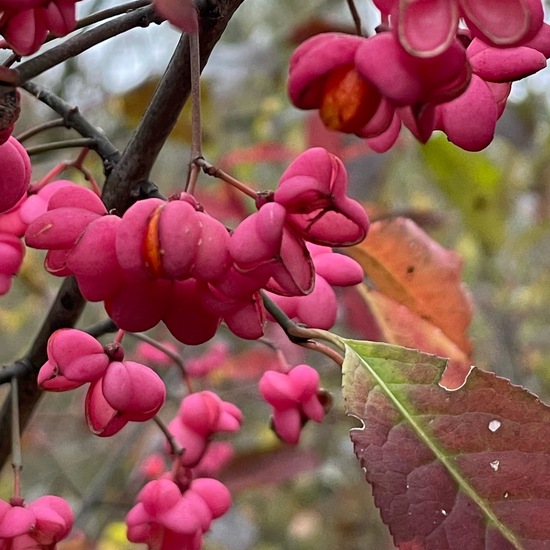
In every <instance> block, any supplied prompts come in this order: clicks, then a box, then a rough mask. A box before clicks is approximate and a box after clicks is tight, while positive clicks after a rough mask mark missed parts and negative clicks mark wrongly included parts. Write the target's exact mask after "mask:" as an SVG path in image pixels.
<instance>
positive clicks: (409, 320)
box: [356, 285, 471, 389]
mask: <svg viewBox="0 0 550 550" xmlns="http://www.w3.org/2000/svg"><path fill="white" fill-rule="evenodd" d="M356 288H357V292H358V293H359V295H360V296H361V297H362V298H363V300H364V301H365V303H366V304H367V305H368V307H369V310H370V312H371V314H372V315H373V316H374V318H375V319H376V323H377V326H378V329H379V331H380V335H381V338H380V339H381V340H382V341H383V342H387V343H388V344H396V345H398V346H404V347H406V348H413V349H418V350H420V351H424V352H426V353H433V354H435V355H439V356H440V357H448V359H449V368H448V369H446V370H445V373H444V374H443V376H442V378H441V381H440V384H441V385H443V386H445V387H446V388H448V389H456V388H458V387H459V386H461V385H462V384H463V382H464V379H465V378H466V376H467V375H468V373H469V372H470V366H471V362H470V360H469V358H468V356H467V355H466V354H465V353H464V352H463V351H462V350H461V349H460V348H459V347H458V346H457V345H456V344H455V343H454V342H451V340H449V338H448V337H447V336H446V335H445V334H444V332H443V331H442V330H441V329H440V328H439V327H436V326H434V325H432V323H430V322H429V321H426V320H425V319H422V318H421V317H420V316H419V315H418V314H416V313H414V312H413V311H411V310H410V309H409V308H407V307H405V306H404V305H402V304H399V303H397V302H396V301H394V300H392V299H391V298H388V297H387V296H385V295H384V294H382V293H380V292H378V291H376V290H373V289H370V288H368V287H367V286H366V285H360V286H358V287H356Z"/></svg>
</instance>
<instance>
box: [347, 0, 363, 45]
mask: <svg viewBox="0 0 550 550" xmlns="http://www.w3.org/2000/svg"><path fill="white" fill-rule="evenodd" d="M346 1H347V3H348V8H349V11H350V12H351V16H352V17H353V23H354V24H355V32H356V33H357V35H358V36H363V31H362V29H361V16H360V15H359V12H358V11H357V6H356V5H355V1H354V0H346Z"/></svg>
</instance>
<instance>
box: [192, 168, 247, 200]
mask: <svg viewBox="0 0 550 550" xmlns="http://www.w3.org/2000/svg"><path fill="white" fill-rule="evenodd" d="M195 164H197V165H198V166H200V167H201V168H202V171H203V172H204V173H205V174H207V175H208V176H212V177H214V178H217V179H219V180H222V181H225V183H228V184H229V185H232V186H233V187H235V188H236V189H238V190H239V191H241V192H243V193H244V194H245V195H248V196H249V197H252V198H253V199H254V200H256V199H257V198H258V193H257V192H256V191H254V189H252V188H251V187H248V185H246V184H244V183H243V182H242V181H239V180H238V179H237V178H234V177H233V176H231V175H230V174H228V173H227V172H224V171H223V170H222V169H221V168H218V167H217V166H214V165H213V164H210V163H209V162H207V161H206V160H204V159H203V158H197V159H195Z"/></svg>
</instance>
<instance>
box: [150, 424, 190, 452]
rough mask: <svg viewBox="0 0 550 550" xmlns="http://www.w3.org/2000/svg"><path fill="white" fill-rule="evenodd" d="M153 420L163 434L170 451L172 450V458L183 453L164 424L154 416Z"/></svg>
mask: <svg viewBox="0 0 550 550" xmlns="http://www.w3.org/2000/svg"><path fill="white" fill-rule="evenodd" d="M153 420H154V421H155V424H156V425H157V426H158V427H159V428H160V430H161V432H162V433H163V434H164V437H166V440H167V441H168V444H169V445H170V449H172V454H173V455H174V456H181V455H182V454H183V453H184V450H183V449H182V448H181V447H180V446H179V445H178V442H177V441H176V438H175V437H174V434H173V433H172V432H171V431H170V430H169V429H168V428H167V427H166V424H165V423H164V422H163V421H162V420H161V419H160V418H159V417H158V416H154V417H153Z"/></svg>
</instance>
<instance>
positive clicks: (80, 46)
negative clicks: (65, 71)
mask: <svg viewBox="0 0 550 550" xmlns="http://www.w3.org/2000/svg"><path fill="white" fill-rule="evenodd" d="M162 21H164V19H163V18H162V17H160V16H159V15H158V14H157V13H156V12H155V10H154V9H153V8H152V7H151V6H146V7H145V8H140V9H137V10H135V11H132V12H130V13H126V14H124V15H121V16H120V17H117V18H116V19H114V20H112V21H108V22H107V23H104V24H103V25H100V26H98V27H95V28H93V29H90V30H88V31H85V32H83V33H81V34H79V35H77V36H74V37H72V38H69V39H67V40H65V41H64V42H62V43H61V44H59V46H55V47H53V48H51V49H49V50H48V51H47V52H44V53H43V54H40V55H37V56H36V57H33V58H32V59H29V60H28V61H25V62H24V63H21V65H18V66H17V67H15V71H16V72H17V73H18V74H19V82H20V83H21V84H23V83H25V82H27V81H28V80H30V79H31V78H34V77H36V76H38V75H39V74H42V73H43V72H45V71H47V70H48V69H51V68H52V67H55V66H57V65H59V64H60V63H63V61H67V59H71V58H73V57H75V56H77V55H79V54H81V53H82V52H85V51H86V50H89V49H90V48H93V47H94V46H96V45H97V44H100V43H101V42H105V41H106V40H109V39H110V38H113V37H114V36H117V35H119V34H122V33H125V32H126V31H129V30H130V29H134V28H136V27H147V26H149V25H150V24H152V23H157V24H159V23H162Z"/></svg>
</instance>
